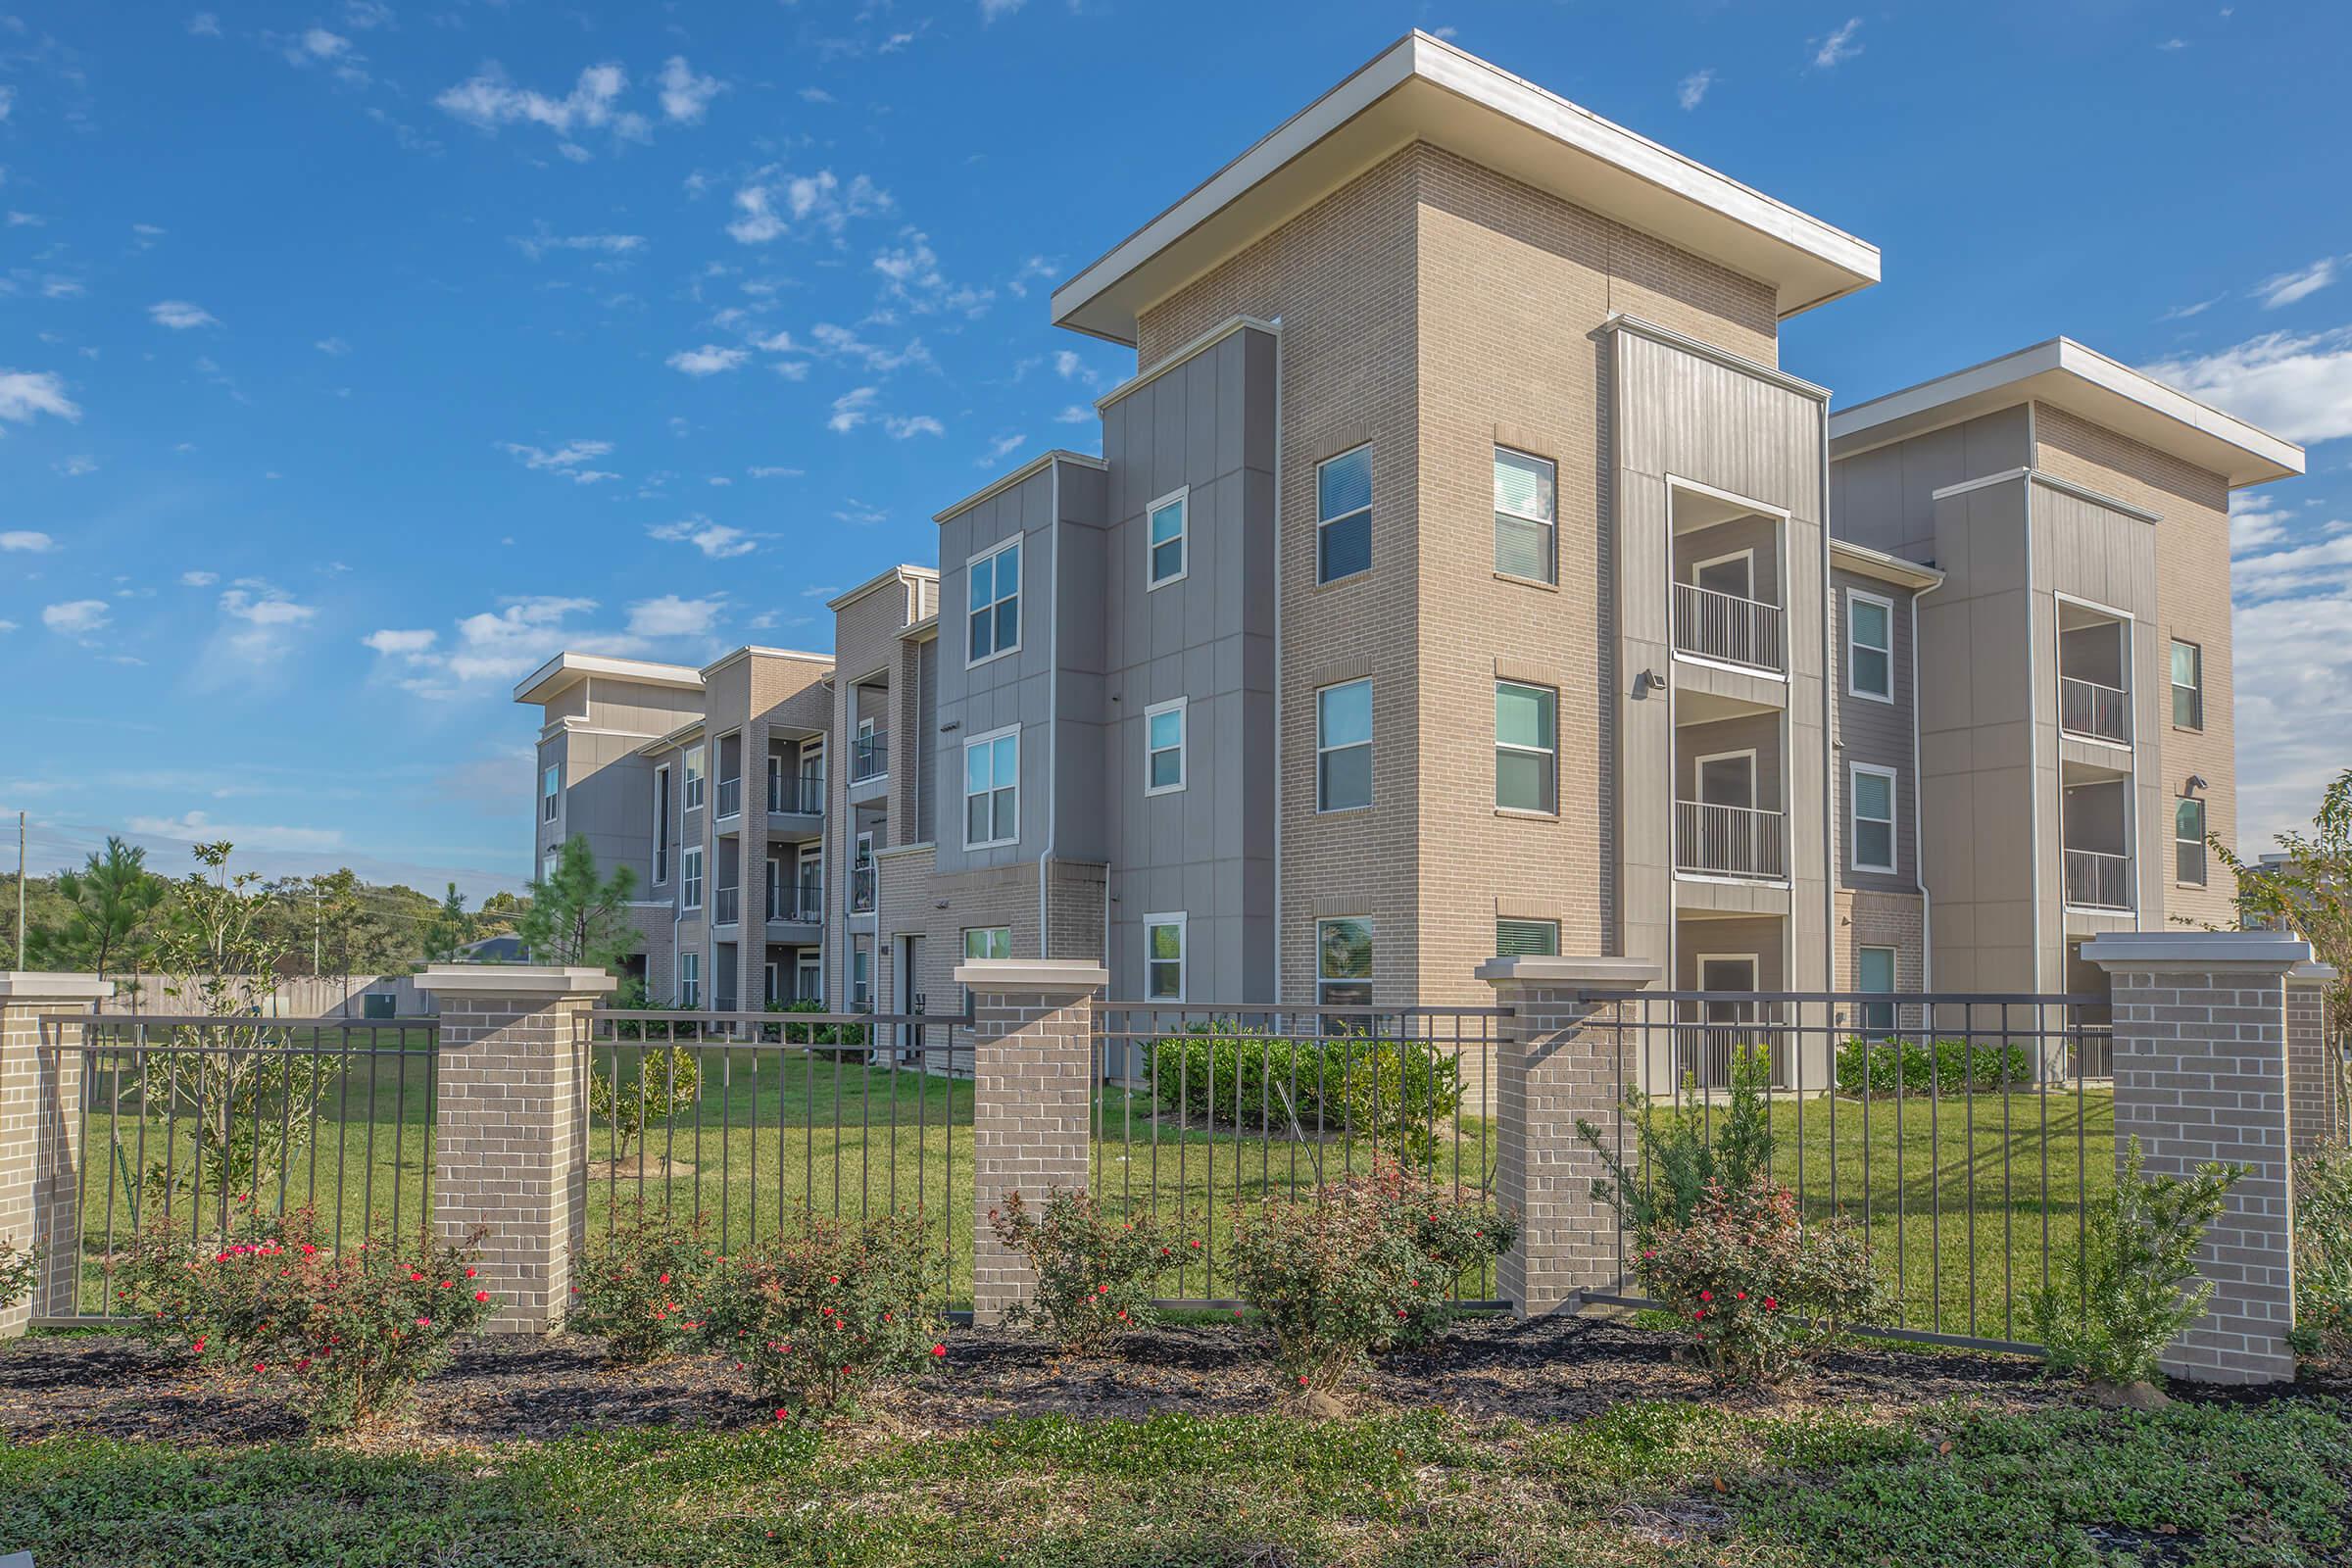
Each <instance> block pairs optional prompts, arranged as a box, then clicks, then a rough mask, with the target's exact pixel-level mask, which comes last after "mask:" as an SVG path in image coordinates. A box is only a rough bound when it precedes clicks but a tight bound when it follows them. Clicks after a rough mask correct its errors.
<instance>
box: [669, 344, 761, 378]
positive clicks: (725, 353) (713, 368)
mask: <svg viewBox="0 0 2352 1568" xmlns="http://www.w3.org/2000/svg"><path fill="white" fill-rule="evenodd" d="M751 357H752V356H751V352H750V351H749V350H747V349H730V348H722V347H721V346H720V345H718V344H716V343H706V344H704V345H703V346H702V347H701V348H699V349H680V350H679V351H678V352H677V353H675V354H672V355H671V356H670V357H669V358H668V359H666V360H664V361H663V362H662V363H663V364H664V365H667V366H668V367H669V368H671V369H673V370H679V371H683V372H684V373H685V374H687V375H693V376H704V375H716V374H718V373H719V371H721V370H733V369H739V368H742V366H743V363H744V362H745V361H746V360H749V359H750V358H751Z"/></svg>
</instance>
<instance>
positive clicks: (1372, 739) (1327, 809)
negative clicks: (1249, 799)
mask: <svg viewBox="0 0 2352 1568" xmlns="http://www.w3.org/2000/svg"><path fill="white" fill-rule="evenodd" d="M1342 455H1343V456H1345V454H1342ZM1343 686H1362V687H1364V688H1365V689H1366V690H1367V691H1368V690H1370V688H1371V686H1372V678H1371V677H1370V676H1368V675H1359V676H1357V677H1356V678H1355V679H1353V680H1335V681H1333V682H1332V683H1331V684H1330V685H1328V686H1318V687H1316V688H1315V811H1314V814H1315V815H1317V816H1341V815H1345V814H1346V813H1348V812H1349V811H1369V810H1370V809H1372V803H1373V801H1374V800H1376V799H1378V798H1379V793H1380V792H1379V789H1378V786H1377V784H1375V787H1374V788H1373V790H1372V791H1371V793H1369V794H1367V795H1366V796H1365V798H1364V803H1363V805H1361V806H1325V805H1324V804H1323V754H1324V753H1325V752H1345V751H1348V750H1349V749H1350V748H1352V747H1357V746H1361V747H1363V748H1365V749H1366V750H1367V751H1369V750H1370V749H1371V748H1372V746H1373V745H1374V744H1375V743H1376V742H1377V741H1378V739H1379V734H1380V717H1379V712H1378V710H1377V709H1373V708H1371V707H1370V705H1367V717H1368V718H1369V719H1370V720H1371V727H1370V728H1369V729H1367V730H1366V731H1365V734H1364V738H1363V739H1362V740H1360V741H1348V743H1347V744H1346V745H1342V746H1326V745H1324V744H1323V694H1324V693H1325V692H1336V691H1338V690H1339V689H1340V688H1341V687H1343ZM1554 722H1555V723H1556V722H1557V720H1556V719H1555V720H1554ZM1555 738H1556V732H1555ZM1374 755H1375V757H1377V755H1378V754H1377V753H1376V754H1374ZM1334 918H1339V917H1338V916H1334Z"/></svg>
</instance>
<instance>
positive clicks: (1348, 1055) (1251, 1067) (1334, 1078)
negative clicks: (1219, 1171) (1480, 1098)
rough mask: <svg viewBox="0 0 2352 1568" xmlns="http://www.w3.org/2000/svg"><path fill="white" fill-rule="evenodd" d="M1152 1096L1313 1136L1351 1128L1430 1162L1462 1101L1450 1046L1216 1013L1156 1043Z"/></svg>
mask: <svg viewBox="0 0 2352 1568" xmlns="http://www.w3.org/2000/svg"><path fill="white" fill-rule="evenodd" d="M1146 1070H1147V1072H1148V1074H1149V1077H1150V1079H1151V1084H1152V1095H1153V1097H1154V1098H1155V1099H1156V1100H1157V1101H1158V1102H1159V1103H1161V1104H1162V1105H1165V1106H1166V1107H1167V1108H1168V1109H1170V1110H1175V1111H1181V1112H1183V1114H1184V1115H1185V1117H1186V1118H1187V1120H1188V1121H1200V1122H1202V1123H1204V1124H1206V1123H1215V1124H1221V1125H1225V1126H1233V1127H1242V1128H1246V1129H1249V1130H1251V1131H1257V1130H1260V1129H1263V1130H1266V1131H1269V1132H1272V1133H1275V1134H1287V1133H1290V1132H1292V1131H1293V1130H1294V1129H1296V1131H1297V1132H1298V1133H1299V1134H1300V1135H1302V1136H1305V1137H1310V1138H1311V1137H1313V1136H1315V1135H1316V1134H1317V1133H1318V1132H1320V1133H1323V1134H1326V1135H1337V1134H1340V1133H1341V1132H1343V1131H1350V1132H1352V1133H1353V1135H1354V1136H1355V1137H1356V1138H1358V1139H1361V1140H1363V1141H1365V1142H1367V1143H1372V1144H1374V1145H1376V1146H1377V1147H1379V1148H1381V1149H1384V1150H1394V1151H1396V1152H1397V1153H1399V1154H1400V1155H1402V1156H1403V1157H1404V1158H1406V1159H1407V1160H1409V1161H1412V1162H1415V1163H1420V1164H1426V1163H1428V1162H1429V1161H1430V1159H1431V1158H1432V1157H1434V1155H1435V1152H1436V1149H1437V1142H1438V1139H1437V1131H1438V1129H1440V1128H1446V1127H1449V1126H1450V1125H1451V1124H1452V1121H1453V1116H1454V1112H1455V1111H1456V1110H1458V1109H1459V1108H1460V1106H1461V1103H1462V1073H1461V1064H1460V1062H1459V1061H1458V1060H1456V1059H1455V1056H1454V1054H1452V1053H1451V1052H1448V1051H1446V1050H1444V1049H1442V1048H1439V1047H1436V1046H1432V1045H1427V1044H1423V1043H1419V1042H1413V1041H1396V1040H1373V1039H1369V1038H1366V1037H1363V1036H1356V1035H1328V1036H1322V1037H1308V1038H1304V1039H1292V1038H1289V1037H1287V1036H1282V1035H1269V1034H1265V1033H1263V1032H1261V1031H1259V1030H1256V1029H1251V1028H1249V1027H1247V1026H1245V1025H1239V1024H1234V1023H1231V1022H1227V1021H1225V1020H1216V1021H1213V1022H1205V1023H1201V1024H1197V1025H1195V1026H1194V1027H1193V1028H1191V1029H1190V1030H1188V1031H1187V1032H1186V1033H1184V1034H1181V1035H1171V1036H1169V1037H1167V1038H1166V1039H1162V1040H1158V1041H1154V1042H1153V1043H1152V1046H1151V1047H1150V1056H1149V1060H1148V1062H1147V1063H1146Z"/></svg>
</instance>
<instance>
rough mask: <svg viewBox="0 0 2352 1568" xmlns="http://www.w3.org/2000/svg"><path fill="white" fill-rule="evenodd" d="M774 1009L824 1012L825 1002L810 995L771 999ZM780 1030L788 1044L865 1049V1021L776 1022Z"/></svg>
mask: <svg viewBox="0 0 2352 1568" xmlns="http://www.w3.org/2000/svg"><path fill="white" fill-rule="evenodd" d="M767 1010H768V1011H770V1012H783V1013H793V1012H823V1011H824V1010H825V1005H824V1004H823V1003H821V1002H818V1001H816V1000H814V999H813V998H809V997H803V998H801V999H799V1000H798V1001H795V1002H771V1003H769V1004H768V1005H767ZM776 1033H777V1035H778V1036H780V1037H781V1038H782V1040H783V1042H784V1044H786V1045H788V1046H838V1047H840V1048H841V1049H842V1050H844V1051H862V1050H864V1049H865V1025H863V1024H861V1023H786V1024H779V1025H777V1026H776Z"/></svg>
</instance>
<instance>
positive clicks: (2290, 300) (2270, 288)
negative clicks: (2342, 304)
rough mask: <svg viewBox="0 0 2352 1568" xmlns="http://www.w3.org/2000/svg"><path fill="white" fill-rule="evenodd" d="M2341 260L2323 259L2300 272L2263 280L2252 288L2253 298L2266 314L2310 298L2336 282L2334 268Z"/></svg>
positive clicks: (2325, 257) (2339, 258)
mask: <svg viewBox="0 0 2352 1568" xmlns="http://www.w3.org/2000/svg"><path fill="white" fill-rule="evenodd" d="M2342 261H2343V258H2341V257H2337V256H2323V257H2321V258H2320V259H2319V260H2318V261H2316V262H2314V263H2312V264H2311V265H2310V266H2309V267H2306V268H2304V269H2303V270H2301V271H2299V272H2280V273H2279V274H2278V276H2276V277H2266V278H2264V279H2263V280H2262V281H2261V282H2259V283H2257V284H2255V285H2254V295H2255V297H2256V298H2257V299H2259V300H2261V301H2262V308H2263V309H2264V310H2266V311H2275V310H2277V309H2278V308H2279V307H2280V306H2282V305H2292V304H2294V303H2295V301H2297V300H2303V299H2309V298H2310V297H2311V296H2312V295H2314V294H2317V293H2318V292H2319V291H2320V290H2322V289H2324V288H2326V287H2327V285H2328V284H2330V283H2332V282H2334V281H2335V278H2336V269H2337V267H2338V266H2340V265H2341V263H2342Z"/></svg>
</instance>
